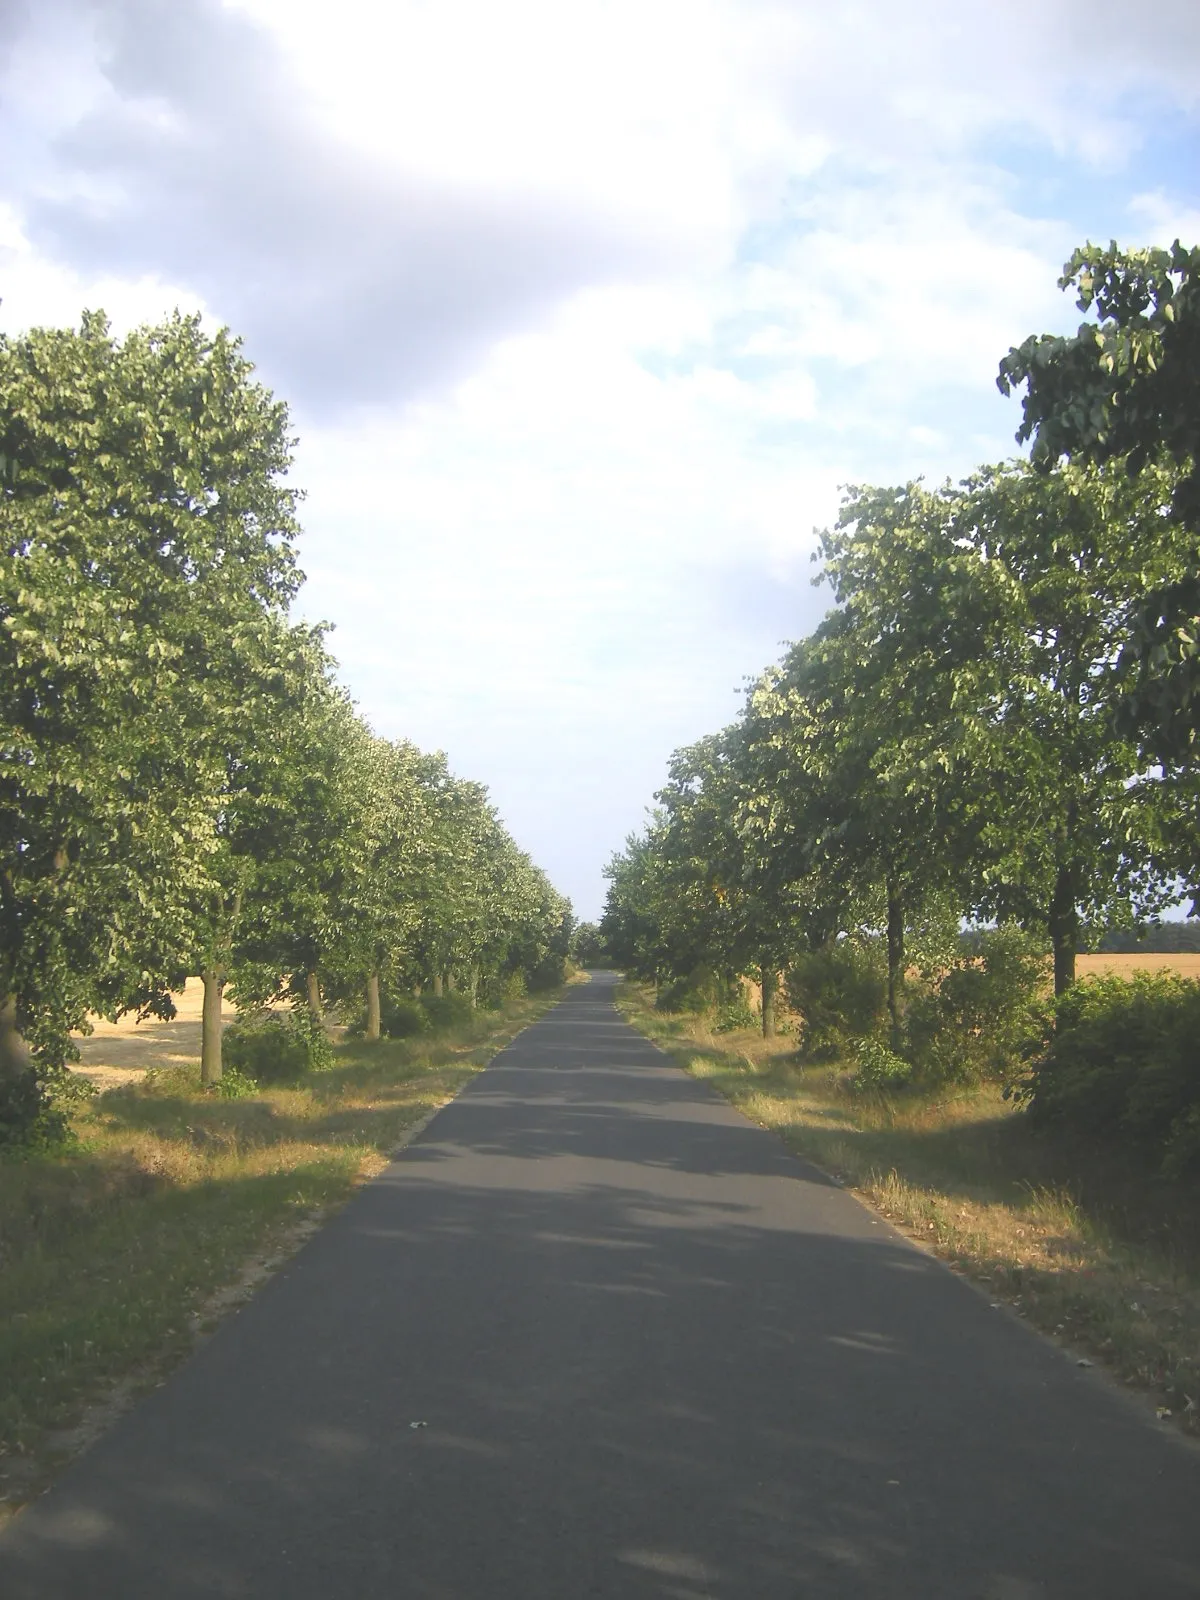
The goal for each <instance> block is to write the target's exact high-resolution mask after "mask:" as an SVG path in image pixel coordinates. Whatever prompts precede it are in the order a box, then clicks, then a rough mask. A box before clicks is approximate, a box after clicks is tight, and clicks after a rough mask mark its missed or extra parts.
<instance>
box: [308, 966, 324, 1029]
mask: <svg viewBox="0 0 1200 1600" xmlns="http://www.w3.org/2000/svg"><path fill="white" fill-rule="evenodd" d="M304 988H305V991H306V993H307V995H308V1011H309V1015H310V1016H311V1017H312V1019H313V1021H314V1022H324V1020H325V1008H324V1006H323V1005H322V1004H321V980H320V978H318V977H317V975H316V973H315V972H306V973H305V974H304Z"/></svg>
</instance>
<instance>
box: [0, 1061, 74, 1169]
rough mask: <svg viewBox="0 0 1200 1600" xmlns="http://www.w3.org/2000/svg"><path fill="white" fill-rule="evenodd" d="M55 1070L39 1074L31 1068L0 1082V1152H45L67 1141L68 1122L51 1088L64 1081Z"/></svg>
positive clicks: (63, 1076) (58, 1071) (62, 1073)
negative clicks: (46, 1073)
mask: <svg viewBox="0 0 1200 1600" xmlns="http://www.w3.org/2000/svg"><path fill="white" fill-rule="evenodd" d="M65 1077H66V1074H65V1072H63V1071H61V1070H58V1069H56V1070H55V1071H54V1072H53V1073H52V1074H50V1075H48V1076H47V1075H39V1074H38V1073H37V1072H36V1071H35V1070H34V1069H33V1068H30V1069H29V1070H28V1071H26V1072H22V1073H20V1074H19V1075H18V1076H16V1077H13V1078H6V1079H4V1080H2V1081H0V1153H3V1152H5V1151H17V1150H48V1149H50V1148H52V1147H53V1146H54V1145H58V1144H62V1143H63V1142H64V1141H65V1140H66V1138H67V1129H68V1124H67V1119H66V1116H65V1114H64V1113H63V1110H62V1109H61V1106H60V1105H59V1104H57V1103H56V1101H57V1099H58V1098H60V1097H56V1096H55V1094H54V1088H55V1087H56V1086H57V1083H58V1082H59V1081H61V1080H63V1079H65Z"/></svg>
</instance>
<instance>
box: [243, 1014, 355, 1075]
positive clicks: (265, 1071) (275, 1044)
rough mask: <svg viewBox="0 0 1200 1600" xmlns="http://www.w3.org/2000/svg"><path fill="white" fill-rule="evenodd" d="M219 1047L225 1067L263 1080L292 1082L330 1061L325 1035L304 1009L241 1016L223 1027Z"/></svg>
mask: <svg viewBox="0 0 1200 1600" xmlns="http://www.w3.org/2000/svg"><path fill="white" fill-rule="evenodd" d="M221 1050H222V1056H223V1058H224V1065H225V1066H226V1067H227V1068H232V1069H233V1071H234V1072H236V1073H238V1074H240V1075H241V1076H242V1077H243V1078H249V1079H252V1080H253V1082H255V1083H263V1084H274V1083H295V1082H297V1081H298V1080H299V1079H300V1078H302V1077H303V1076H304V1074H305V1073H306V1072H314V1071H318V1070H320V1069H321V1068H322V1067H328V1066H330V1065H331V1064H332V1062H333V1050H332V1047H331V1046H330V1043H329V1039H328V1037H327V1036H326V1034H325V1032H324V1030H323V1029H322V1028H320V1027H319V1026H318V1025H317V1024H315V1023H314V1021H313V1019H312V1018H311V1017H310V1016H309V1015H308V1013H307V1012H305V1011H296V1012H292V1013H290V1014H289V1013H280V1012H275V1011H262V1012H257V1013H252V1014H251V1015H249V1016H246V1017H241V1018H239V1019H238V1021H237V1022H233V1023H231V1024H230V1025H229V1027H228V1028H226V1029H225V1033H224V1036H223V1038H222V1041H221ZM223 1077H224V1075H223V1074H222V1079H223Z"/></svg>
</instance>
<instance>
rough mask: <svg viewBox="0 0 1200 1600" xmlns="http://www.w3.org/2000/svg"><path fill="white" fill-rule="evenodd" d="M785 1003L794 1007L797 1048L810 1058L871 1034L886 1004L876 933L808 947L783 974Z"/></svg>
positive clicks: (827, 1055)
mask: <svg viewBox="0 0 1200 1600" xmlns="http://www.w3.org/2000/svg"><path fill="white" fill-rule="evenodd" d="M784 992H785V994H786V996H787V1001H788V1005H789V1006H790V1007H791V1009H792V1010H793V1011H797V1012H799V1014H800V1016H801V1018H802V1019H803V1023H804V1029H803V1033H802V1034H801V1041H800V1043H801V1049H802V1051H803V1052H804V1054H805V1055H806V1056H808V1057H809V1058H810V1059H811V1060H822V1059H824V1060H828V1059H831V1058H833V1057H836V1056H839V1055H843V1054H847V1053H853V1045H854V1042H855V1041H856V1040H858V1039H865V1038H868V1037H870V1036H871V1035H872V1034H875V1033H877V1032H878V1031H879V1029H880V1028H881V1027H882V1025H883V1018H884V1011H885V1008H886V1005H887V963H886V959H885V956H884V952H883V949H882V946H881V943H880V941H879V940H878V939H873V938H862V937H859V936H857V935H855V936H852V937H850V938H848V939H839V940H837V941H836V943H833V944H828V945H825V946H824V947H823V948H821V949H820V950H811V951H808V952H806V953H805V954H804V955H802V956H800V957H798V958H797V959H796V960H795V961H793V962H792V964H791V966H790V967H789V968H788V971H787V973H786V975H785V978H784Z"/></svg>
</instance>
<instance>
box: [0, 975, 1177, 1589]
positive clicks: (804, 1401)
mask: <svg viewBox="0 0 1200 1600" xmlns="http://www.w3.org/2000/svg"><path fill="white" fill-rule="evenodd" d="M611 983H612V980H611V979H610V978H608V977H599V978H596V979H594V980H593V982H592V983H591V984H589V985H587V986H581V987H578V988H575V989H572V990H571V991H569V993H568V995H567V998H566V999H565V1000H564V1001H563V1002H562V1003H561V1004H560V1005H559V1006H558V1007H557V1008H556V1009H555V1010H554V1011H553V1012H551V1013H550V1014H549V1015H548V1016H546V1017H545V1018H544V1019H543V1020H542V1021H541V1022H539V1023H537V1024H535V1025H534V1026H533V1027H532V1028H530V1029H528V1030H527V1031H526V1032H525V1033H524V1034H522V1035H521V1036H520V1037H519V1038H518V1039H517V1040H516V1041H515V1042H514V1043H513V1044H512V1045H510V1046H509V1048H508V1049H507V1050H505V1051H504V1052H503V1053H502V1054H501V1055H499V1056H498V1057H497V1058H496V1059H495V1061H494V1063H493V1064H492V1066H491V1067H489V1068H488V1070H487V1071H486V1072H484V1073H483V1074H482V1075H481V1076H480V1077H479V1078H477V1079H475V1080H474V1081H473V1082H472V1083H471V1084H470V1085H469V1087H468V1088H467V1089H466V1091H465V1092H464V1093H463V1094H462V1095H461V1096H460V1098H459V1099H458V1100H457V1101H456V1102H455V1103H454V1104H453V1105H451V1106H449V1107H448V1108H447V1109H446V1110H444V1111H443V1112H442V1113H441V1114H440V1115H439V1116H438V1117H437V1118H436V1119H435V1120H434V1122H433V1123H432V1124H431V1125H430V1127H429V1128H428V1129H427V1130H426V1132H425V1133H424V1135H423V1136H422V1137H421V1138H420V1139H419V1140H418V1141H417V1142H416V1143H414V1144H413V1145H412V1146H411V1147H410V1148H409V1149H408V1150H406V1151H405V1152H404V1153H403V1154H402V1155H401V1156H400V1157H399V1158H398V1159H397V1160H396V1161H395V1162H393V1164H392V1165H391V1166H390V1167H389V1169H388V1170H387V1172H386V1173H385V1174H384V1175H383V1176H382V1178H380V1179H379V1180H378V1181H376V1182H375V1183H373V1184H371V1185H370V1186H369V1187H367V1188H366V1189H365V1190H363V1191H362V1192H361V1193H360V1194H359V1195H358V1196H357V1197H356V1198H355V1200H354V1201H353V1202H352V1203H351V1204H350V1205H349V1206H348V1207H347V1209H346V1210H345V1211H343V1212H342V1213H341V1214H340V1215H339V1216H338V1217H337V1218H336V1219H334V1221H333V1222H331V1224H330V1225H329V1226H328V1227H327V1228H325V1229H324V1230H323V1231H322V1232H321V1233H320V1234H319V1235H317V1236H316V1237H315V1238H314V1239H313V1240H312V1241H311V1242H310V1243H309V1244H308V1245H307V1246H306V1247H305V1249H304V1250H303V1251H302V1252H301V1253H300V1254H299V1255H298V1256H297V1257H296V1258H295V1259H294V1260H293V1261H292V1263H291V1264H290V1265H289V1266H288V1267H287V1268H286V1269H285V1270H284V1271H283V1272H281V1273H280V1274H279V1275H278V1276H277V1277H276V1278H275V1279H274V1280H272V1281H271V1282H270V1283H269V1284H268V1285H267V1286H266V1288H265V1289H264V1290H263V1291H262V1293H261V1294H260V1295H259V1296H258V1297H257V1298H256V1299H255V1300H254V1301H253V1302H252V1303H251V1304H250V1305H249V1306H248V1307H247V1308H246V1309H244V1310H243V1311H242V1312H241V1313H240V1314H239V1315H238V1316H236V1317H234V1318H233V1319H231V1320H230V1321H229V1322H228V1323H226V1324H225V1325H224V1326H223V1327H222V1328H221V1329H220V1330H219V1331H218V1333H217V1334H216V1336H215V1337H214V1338H213V1339H212V1340H211V1341H210V1342H209V1343H208V1344H207V1345H206V1346H205V1347H204V1348H203V1349H201V1350H200V1351H199V1352H198V1354H197V1355H196V1356H195V1357H194V1358H193V1359H192V1360H191V1361H190V1362H189V1363H188V1364H187V1365H186V1366H185V1367H184V1368H183V1369H182V1370H181V1371H180V1372H179V1373H178V1374H177V1375H176V1376H175V1377H174V1378H173V1379H172V1380H171V1382H170V1383H168V1384H167V1385H166V1386H165V1387H164V1388H163V1389H161V1390H158V1391H157V1392H156V1393H155V1394H154V1395H152V1396H151V1397H150V1398H149V1399H148V1400H147V1401H146V1402H145V1403H144V1404H142V1405H141V1406H139V1408H138V1409H137V1410H136V1411H135V1412H134V1413H132V1414H131V1415H130V1416H128V1417H126V1418H125V1419H124V1420H123V1421H122V1422H120V1423H119V1424H118V1425H117V1426H116V1427H115V1428H114V1429H113V1431H112V1432H111V1433H110V1434H109V1435H108V1436H107V1437H106V1438H105V1439H104V1440H103V1441H102V1442H101V1443H100V1444H98V1445H97V1446H96V1447H95V1448H94V1449H93V1450H92V1451H91V1452H90V1453H89V1454H88V1455H86V1456H85V1457H84V1458H83V1459H81V1460H80V1461H79V1462H78V1463H76V1465H75V1466H74V1467H73V1468H72V1469H71V1470H70V1471H68V1472H67V1473H66V1474H65V1475H64V1477H63V1478H62V1480H61V1482H60V1484H59V1485H58V1487H57V1488H56V1489H54V1490H53V1491H52V1492H51V1493H50V1494H49V1495H47V1496H46V1497H45V1498H43V1499H42V1500H41V1501H39V1502H38V1503H37V1504H36V1505H34V1506H32V1507H31V1508H29V1509H28V1510H27V1511H26V1512H25V1513H24V1514H23V1515H22V1516H21V1517H19V1518H18V1519H17V1520H16V1521H15V1523H13V1524H12V1526H11V1527H10V1528H9V1529H8V1530H7V1532H6V1534H5V1535H4V1537H3V1538H0V1595H2V1596H3V1597H4V1600H67V1597H71V1600H200V1597H205V1600H211V1597H226V1596H229V1597H238V1600H318V1597H319V1600H342V1597H345V1600H376V1597H378V1600H384V1597H386V1600H451V1597H453V1600H577V1597H604V1600H619V1597H620V1600H624V1597H629V1600H641V1597H645V1600H650V1597H661V1600H666V1597H673V1600H700V1597H702V1596H710V1597H720V1600H734V1597H737V1600H816V1597H824V1596H830V1597H833V1596H837V1597H843V1596H845V1597H849V1596H871V1597H876V1596H878V1597H887V1600H974V1597H979V1600H1035V1597H1036V1600H1042V1597H1046V1600H1049V1597H1055V1600H1058V1597H1073V1600H1074V1597H1077V1600H1106V1597H1111V1600H1142V1597H1145V1600H1174V1597H1176V1596H1200V1532H1198V1524H1197V1512H1198V1508H1200V1457H1198V1456H1197V1455H1196V1454H1195V1453H1194V1452H1193V1451H1191V1450H1190V1449H1189V1448H1188V1447H1187V1446H1186V1445H1184V1444H1182V1443H1181V1442H1179V1441H1177V1440H1175V1439H1174V1438H1172V1437H1169V1436H1167V1435H1166V1433H1165V1431H1163V1430H1159V1429H1158V1428H1156V1426H1155V1425H1154V1424H1153V1422H1150V1421H1148V1420H1146V1419H1144V1418H1143V1416H1142V1415H1141V1414H1140V1412H1138V1411H1136V1410H1135V1409H1134V1407H1133V1406H1132V1405H1131V1404H1130V1403H1127V1402H1126V1401H1125V1400H1124V1399H1122V1398H1120V1397H1117V1396H1115V1395H1113V1394H1111V1393H1110V1392H1109V1391H1108V1389H1107V1388H1106V1387H1105V1386H1104V1385H1103V1384H1102V1383H1101V1382H1100V1381H1099V1380H1097V1379H1096V1378H1095V1376H1094V1375H1093V1374H1091V1373H1087V1372H1082V1371H1079V1370H1077V1369H1076V1368H1075V1366H1074V1365H1073V1364H1072V1363H1071V1361H1070V1360H1069V1358H1067V1357H1066V1356H1065V1355H1063V1354H1062V1353H1061V1352H1059V1351H1056V1350H1054V1349H1052V1348H1051V1347H1050V1346H1048V1345H1046V1344H1044V1343H1043V1342H1041V1341H1040V1340H1038V1339H1037V1338H1036V1337H1035V1336H1034V1335H1033V1334H1031V1333H1030V1332H1029V1331H1028V1330H1027V1329H1025V1328H1024V1327H1022V1326H1021V1325H1020V1324H1019V1323H1018V1322H1016V1321H1015V1319H1013V1318H1012V1317H1011V1316H1010V1315H1009V1314H1008V1313H1007V1312H1002V1311H997V1310H993V1309H991V1308H990V1307H989V1305H988V1303H987V1301H986V1300H985V1299H984V1298H983V1297H981V1296H980V1295H979V1294H977V1293H976V1292H975V1291H974V1290H973V1289H971V1288H970V1287H969V1286H968V1285H967V1284H965V1283H963V1282H962V1281H960V1280H959V1279H957V1278H956V1277H954V1276H953V1275H952V1274H951V1273H950V1272H948V1271H947V1270H946V1269H945V1268H943V1267H942V1266H940V1265H939V1264H938V1263H936V1262H935V1261H933V1260H931V1259H930V1258H928V1257H926V1256H925V1255H924V1254H922V1253H921V1252H920V1251H919V1250H917V1249H916V1248H915V1247H913V1246H911V1245H910V1244H908V1243H907V1242H906V1241H904V1240H903V1239H901V1238H900V1237H899V1236H898V1235H896V1234H895V1233H893V1232H892V1231H891V1230H890V1229H888V1228H887V1227H886V1225H884V1224H882V1223H880V1222H876V1221H874V1220H873V1219H872V1218H871V1216H870V1215H869V1214H868V1213H867V1212H866V1211H865V1210H863V1209H862V1208H861V1207H860V1206H859V1205H858V1204H857V1203H856V1202H855V1201H854V1200H853V1199H851V1198H850V1197H849V1196H848V1195H846V1194H844V1193H843V1192H842V1191H841V1190H839V1189H838V1188H837V1187H836V1186H834V1185H833V1184H832V1183H830V1182H829V1181H828V1180H827V1179H825V1178H824V1177H823V1176H822V1175H821V1174H820V1173H818V1172H816V1171H815V1170H814V1169H812V1168H811V1167H808V1166H806V1165H805V1164H803V1163H802V1162H800V1161H798V1160H796V1159H795V1158H794V1157H792V1156H790V1155H788V1154H787V1153H786V1151H785V1150H784V1149H783V1147H782V1145H781V1144H780V1143H779V1142H778V1141H777V1140H776V1139H775V1138H774V1137H773V1136H772V1135H771V1134H768V1133H766V1132H763V1131H762V1130H760V1129H758V1128H755V1127H753V1126H751V1125H750V1124H749V1123H747V1122H745V1121H744V1120H743V1119H742V1118H741V1117H739V1116H738V1115H737V1114H736V1113H735V1112H734V1111H733V1110H731V1109H730V1108H729V1107H728V1106H727V1105H726V1104H725V1103H724V1102H723V1101H721V1100H720V1099H718V1097H717V1096H716V1095H715V1094H714V1093H713V1092H712V1091H710V1090H709V1089H708V1088H707V1087H706V1086H705V1085H703V1084H701V1083H698V1082H696V1081H694V1080H692V1079H690V1078H688V1077H687V1076H686V1075H685V1074H684V1073H682V1072H680V1071H679V1070H677V1069H676V1068H675V1067H674V1066H672V1065H670V1064H669V1063H668V1061H667V1060H666V1059H665V1058H664V1057H663V1056H662V1055H661V1054H660V1053H658V1052H657V1051H656V1050H655V1049H654V1048H653V1047H652V1046H651V1045H650V1044H649V1043H648V1042H646V1041H645V1040H644V1039H642V1038H641V1037H640V1036H639V1035H638V1034H636V1033H635V1032H634V1031H633V1030H632V1029H630V1028H629V1027H627V1026H626V1025H625V1024H624V1023H623V1022H622V1021H621V1020H620V1019H619V1017H618V1015H617V1013H616V1011H615V1010H614V1009H613V1006H612V1003H611Z"/></svg>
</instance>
